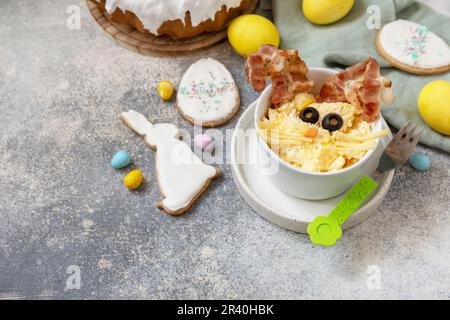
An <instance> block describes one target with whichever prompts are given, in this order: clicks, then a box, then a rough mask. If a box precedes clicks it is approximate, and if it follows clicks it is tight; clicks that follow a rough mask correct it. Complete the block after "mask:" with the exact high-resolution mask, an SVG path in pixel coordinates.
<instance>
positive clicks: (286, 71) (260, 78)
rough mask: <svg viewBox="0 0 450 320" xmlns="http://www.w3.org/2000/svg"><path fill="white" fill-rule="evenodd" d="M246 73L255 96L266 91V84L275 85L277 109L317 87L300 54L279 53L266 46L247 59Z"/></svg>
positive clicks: (294, 51)
mask: <svg viewBox="0 0 450 320" xmlns="http://www.w3.org/2000/svg"><path fill="white" fill-rule="evenodd" d="M246 70H247V77H248V81H249V82H250V84H251V85H252V86H253V89H255V91H256V92H262V91H263V90H264V88H265V87H266V80H271V81H272V87H273V94H272V99H271V102H272V104H273V106H274V107H275V108H277V107H279V106H280V105H281V104H282V103H284V102H287V101H290V100H292V99H293V98H294V97H295V96H296V95H297V94H299V93H302V92H308V91H309V90H311V89H312V88H313V86H314V83H313V82H312V81H308V78H307V76H306V75H307V73H308V67H307V66H306V64H305V62H304V61H303V60H302V59H301V58H300V56H299V55H298V50H292V49H288V50H279V49H277V48H276V47H274V46H271V45H263V46H261V48H260V49H259V51H258V52H257V53H254V54H252V55H251V56H250V57H248V58H247V61H246Z"/></svg>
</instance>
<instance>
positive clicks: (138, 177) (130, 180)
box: [123, 170, 142, 190]
mask: <svg viewBox="0 0 450 320" xmlns="http://www.w3.org/2000/svg"><path fill="white" fill-rule="evenodd" d="M123 184H124V185H125V186H126V187H127V188H128V189H131V190H136V189H137V188H139V187H140V186H141V184H142V172H141V171H140V170H133V171H131V172H130V173H128V174H127V175H126V176H125V178H124V179H123Z"/></svg>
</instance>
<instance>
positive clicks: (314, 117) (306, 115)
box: [300, 107, 319, 123]
mask: <svg viewBox="0 0 450 320" xmlns="http://www.w3.org/2000/svg"><path fill="white" fill-rule="evenodd" d="M300 119H302V120H303V121H304V122H307V123H316V122H317V121H319V111H317V109H316V108H313V107H308V108H305V109H303V110H302V111H301V112H300Z"/></svg>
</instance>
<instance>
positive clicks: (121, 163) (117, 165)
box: [111, 151, 131, 169]
mask: <svg viewBox="0 0 450 320" xmlns="http://www.w3.org/2000/svg"><path fill="white" fill-rule="evenodd" d="M130 163H131V158H130V155H129V154H128V152H126V151H119V152H117V153H116V154H115V155H114V157H113V158H112V159H111V166H112V167H113V168H114V169H121V168H124V167H126V166H127V165H129V164H130Z"/></svg>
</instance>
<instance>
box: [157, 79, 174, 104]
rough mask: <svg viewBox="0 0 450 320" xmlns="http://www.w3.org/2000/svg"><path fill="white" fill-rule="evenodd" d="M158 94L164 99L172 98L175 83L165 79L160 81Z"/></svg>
mask: <svg viewBox="0 0 450 320" xmlns="http://www.w3.org/2000/svg"><path fill="white" fill-rule="evenodd" d="M158 95H159V96H160V98H161V99H163V100H166V101H167V100H170V98H172V95H173V83H172V82H170V81H169V80H163V81H160V82H159V83H158Z"/></svg>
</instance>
